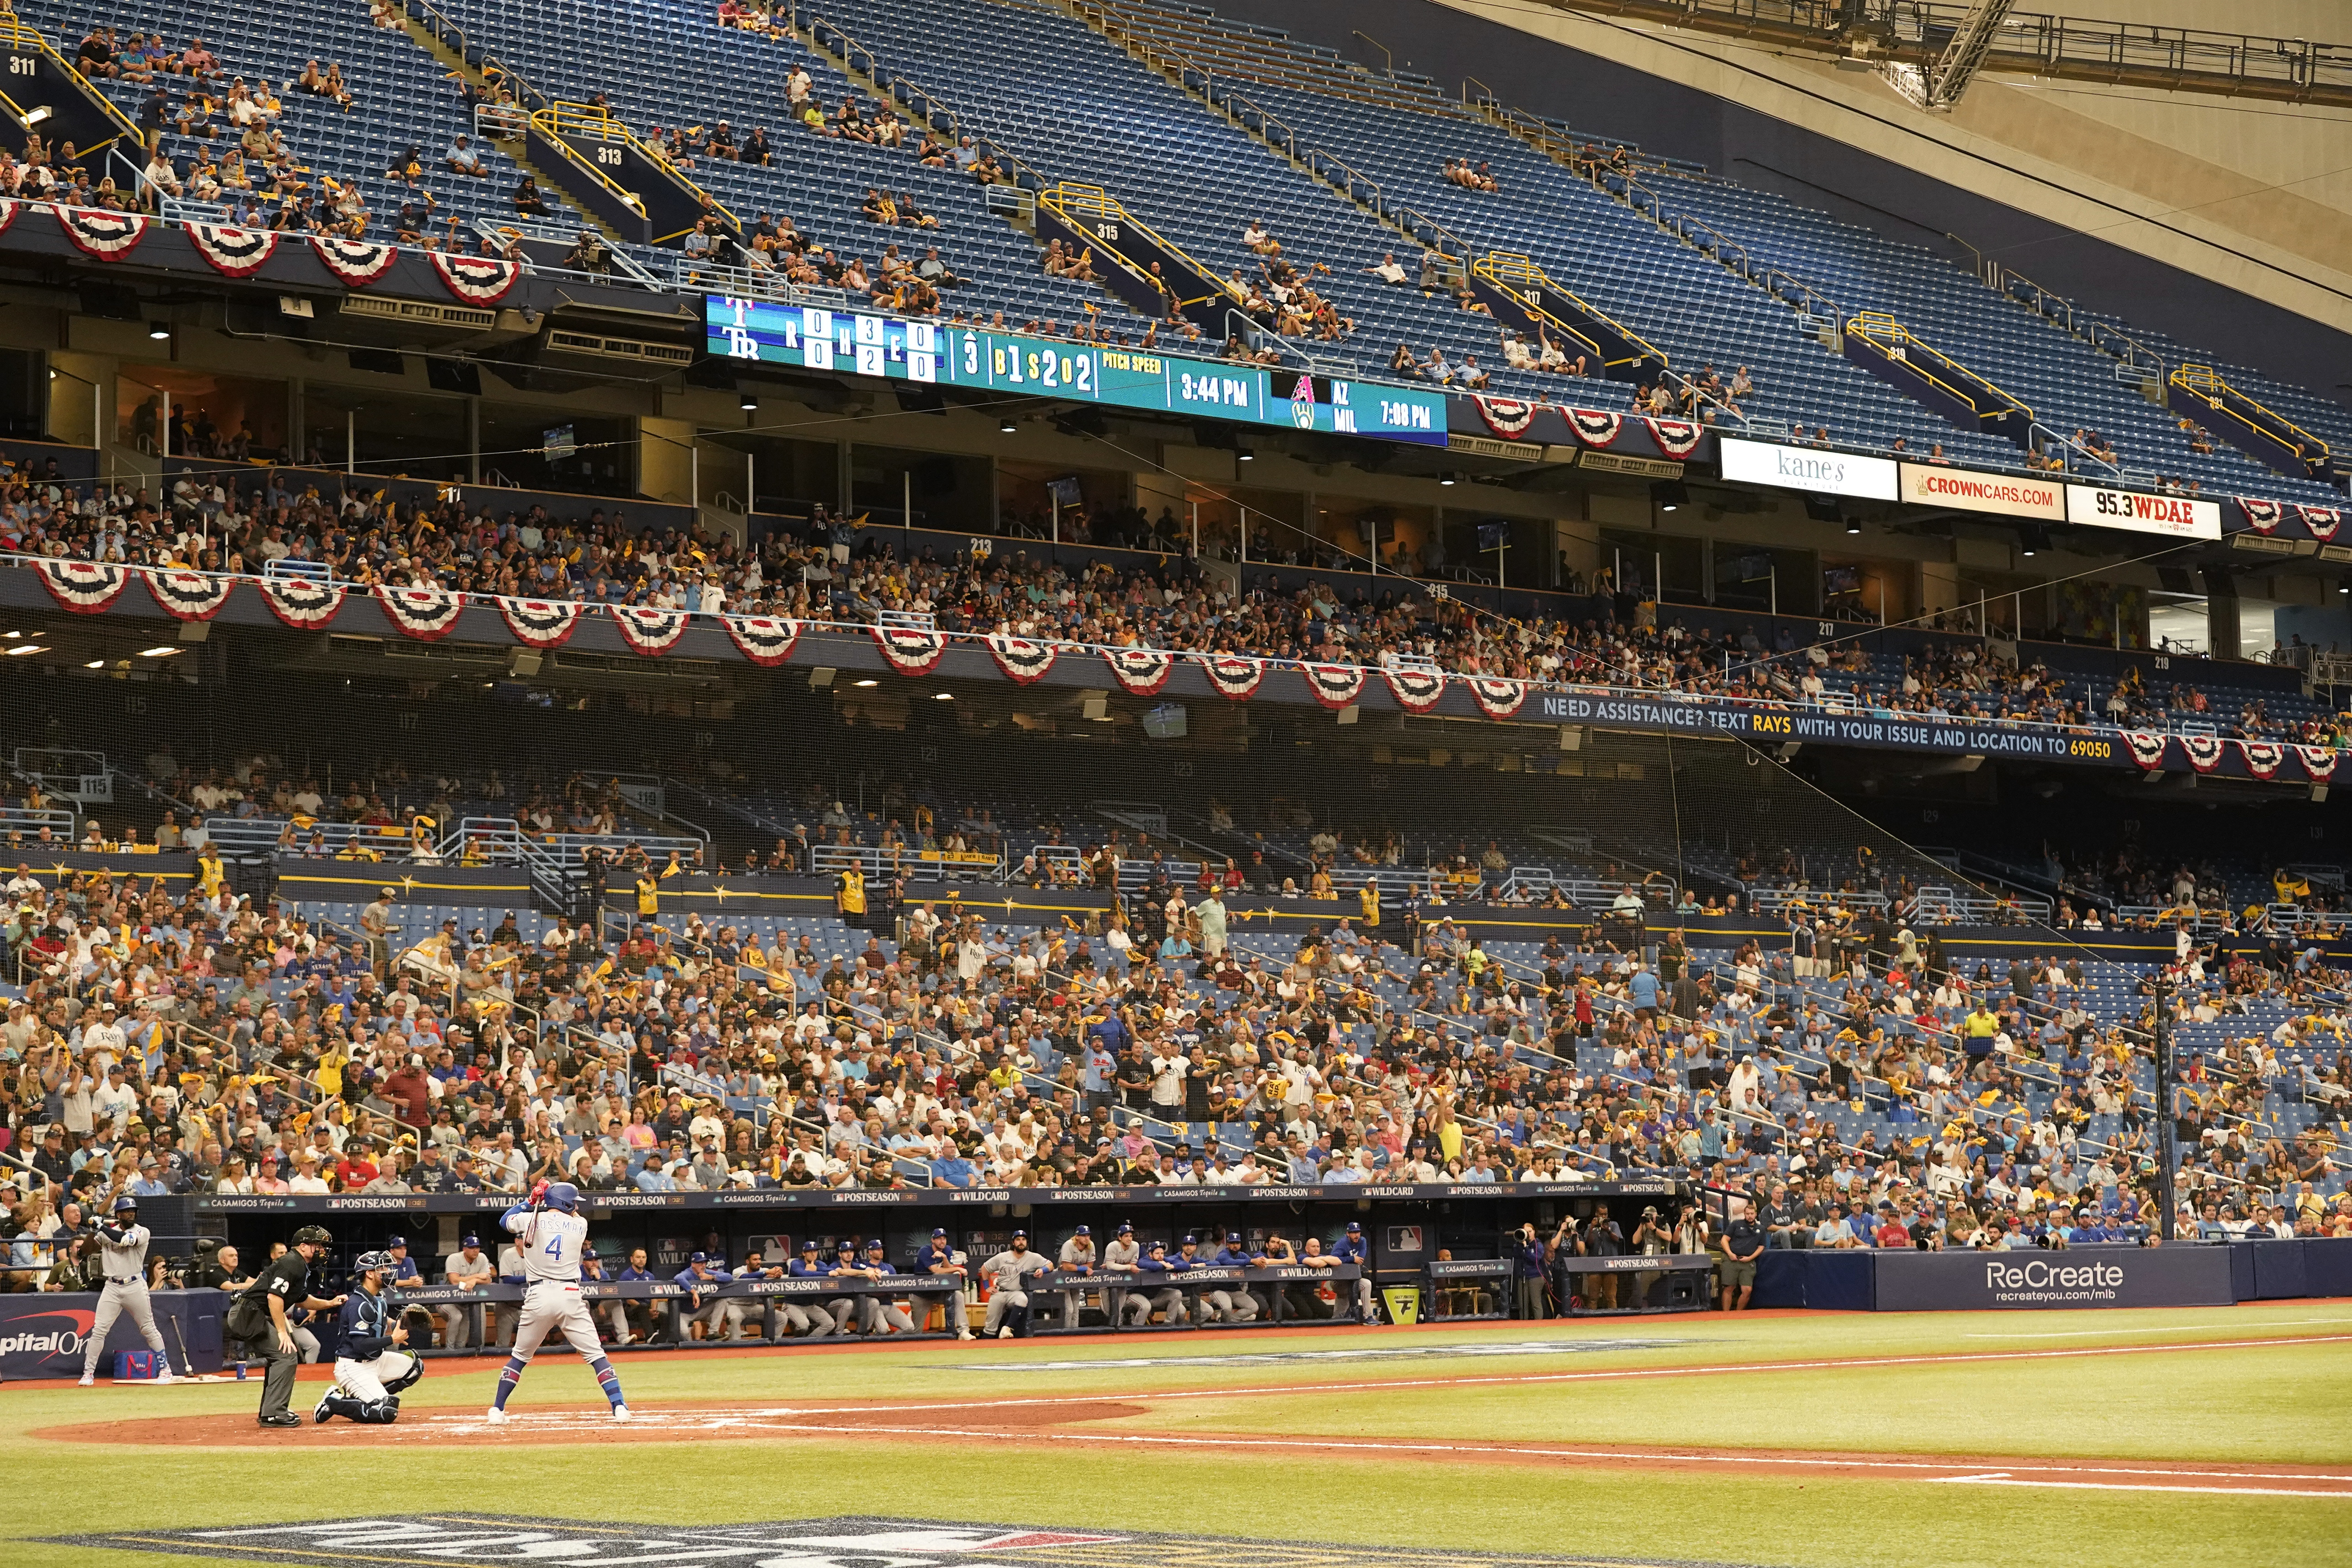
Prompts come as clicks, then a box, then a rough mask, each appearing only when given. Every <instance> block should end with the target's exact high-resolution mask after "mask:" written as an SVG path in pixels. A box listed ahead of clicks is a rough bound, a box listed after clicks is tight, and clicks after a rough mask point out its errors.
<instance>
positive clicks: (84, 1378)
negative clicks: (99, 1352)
mask: <svg viewBox="0 0 2352 1568" xmlns="http://www.w3.org/2000/svg"><path fill="white" fill-rule="evenodd" d="M97 1382H98V1379H97V1378H95V1377H92V1376H91V1375H89V1373H87V1372H85V1373H83V1374H82V1375H81V1382H80V1384H79V1386H80V1387H83V1388H88V1387H89V1386H91V1385H94V1384H95V1383H97Z"/></svg>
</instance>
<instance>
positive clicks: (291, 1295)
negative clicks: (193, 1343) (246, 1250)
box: [222, 1225, 342, 1427]
mask: <svg viewBox="0 0 2352 1568" xmlns="http://www.w3.org/2000/svg"><path fill="white" fill-rule="evenodd" d="M333 1239H334V1238H332V1237H331V1236H329V1235H328V1234H327V1232H326V1229H325V1228H323V1227H321V1226H317V1225H306V1226H304V1227H303V1228H301V1229H299V1230H298V1231H296V1232H295V1233H294V1241H293V1245H291V1246H290V1247H289V1248H288V1249H286V1252H285V1255H284V1256H282V1257H280V1258H278V1259H277V1260H275V1261H273V1262H271V1263H270V1265H269V1266H268V1268H266V1269H264V1270H261V1272H260V1273H259V1274H258V1275H257V1276H255V1278H254V1281H253V1283H252V1284H250V1285H248V1286H247V1287H246V1288H245V1289H244V1290H242V1291H238V1292H237V1296H236V1300H235V1301H232V1302H230V1303H229V1309H228V1318H227V1321H226V1322H224V1323H223V1324H222V1330H223V1337H224V1338H225V1339H226V1340H227V1341H228V1342H229V1348H230V1354H232V1355H239V1356H241V1357H242V1358H243V1359H245V1360H247V1361H257V1362H259V1363H261V1364H262V1369H263V1371H262V1384H261V1424H262V1425H263V1426H265V1427H299V1426H300V1425H301V1424H302V1417H300V1416H297V1415H295V1414H294V1412H293V1411H292V1410H291V1409H290V1408H289V1406H290V1405H291V1404H292V1402H293V1398H294V1368H295V1366H296V1364H297V1363H298V1362H299V1359H300V1353H299V1351H298V1350H297V1349H296V1348H295V1345H294V1341H293V1337H292V1334H291V1333H290V1329H291V1325H290V1324H289V1323H288V1322H287V1320H286V1314H287V1313H288V1312H291V1311H293V1310H294V1309H296V1308H298V1307H299V1308H306V1309H308V1310H310V1311H312V1312H323V1311H325V1310H327V1309H329V1308H331V1307H339V1306H341V1304H342V1298H341V1297H340V1296H338V1297H336V1298H335V1299H334V1300H333V1301H322V1300H320V1299H319V1298H317V1297H315V1296H313V1295H311V1294H310V1263H311V1260H313V1259H315V1258H317V1257H318V1255H319V1254H320V1252H322V1251H324V1250H325V1249H327V1247H328V1245H329V1243H331V1241H332V1240H333ZM240 1346H242V1347H243V1348H242V1349H241V1350H240V1349H239V1348H238V1347H240Z"/></svg>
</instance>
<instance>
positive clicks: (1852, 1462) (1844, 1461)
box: [443, 1411, 2352, 1498]
mask: <svg viewBox="0 0 2352 1568" xmlns="http://www.w3.org/2000/svg"><path fill="white" fill-rule="evenodd" d="M759 1414H775V1415H817V1414H822V1412H817V1411H778V1412H772V1413H758V1412H749V1411H746V1412H740V1413H738V1414H737V1415H736V1416H730V1417H721V1418H719V1419H718V1420H713V1419H712V1418H711V1417H709V1416H685V1417H684V1418H683V1419H682V1420H680V1421H679V1422H678V1423H677V1425H678V1426H679V1427H681V1428H686V1429H701V1430H708V1429H710V1428H711V1427H723V1426H730V1425H737V1424H740V1425H747V1426H748V1425H753V1424H754V1423H753V1421H752V1420H751V1417H752V1416H756V1415H759ZM653 1418H654V1419H658V1417H653ZM638 1419H639V1422H640V1423H641V1424H643V1423H646V1421H647V1420H648V1417H647V1416H643V1415H641V1416H639V1417H638ZM756 1424H757V1426H758V1427H759V1429H761V1430H762V1431H769V1432H779V1433H783V1432H790V1433H798V1434H807V1435H814V1436H824V1437H983V1438H992V1439H997V1440H1003V1439H1007V1438H1009V1439H1012V1440H1013V1441H1015V1442H1018V1441H1020V1440H1021V1439H1023V1438H1024V1437H1042V1438H1045V1439H1046V1440H1048V1441H1052V1442H1061V1443H1103V1444H1128V1445H1133V1446H1142V1447H1152V1448H1272V1449H1292V1448H1308V1449H1330V1448H1339V1449H1345V1450H1349V1451H1351V1452H1367V1453H1399V1454H1465V1455H1471V1456H1481V1455H1488V1454H1507V1455H1513V1456H1517V1457H1522V1458H1553V1459H1615V1460H1623V1461H1626V1462H1629V1463H1651V1464H1654V1463H1657V1462H1659V1461H1661V1460H1664V1461H1665V1462H1667V1463H1681V1464H1708V1465H1757V1466H1804V1467H1808V1468H1813V1469H1862V1470H1947V1469H1953V1468H1954V1464H1955V1462H1954V1461H1952V1460H1950V1459H1871V1458H1835V1457H1832V1456H1826V1455H1770V1454H1717V1453H1689V1452H1681V1451H1676V1450H1673V1449H1652V1448H1643V1449H1624V1448H1528V1447H1523V1446H1518V1445H1512V1444H1486V1443H1449V1442H1434V1441H1433V1442H1421V1443H1412V1442H1400V1441H1395V1440H1391V1439H1381V1438H1361V1437H1180V1436H1174V1435H1170V1434H1163V1433H1153V1432H1056V1431H1035V1430H1031V1431H1023V1430H1019V1429H1013V1430H1006V1429H1003V1428H966V1427H866V1426H835V1425H830V1424H827V1423H823V1422H814V1421H806V1422H779V1421H759V1422H757V1423H756ZM532 1425H533V1426H534V1427H537V1428H538V1429H539V1430H540V1431H541V1432H545V1433H547V1434H548V1435H551V1436H552V1435H554V1434H555V1433H557V1432H563V1431H572V1430H580V1431H592V1430H609V1429H610V1426H609V1423H606V1422H604V1421H598V1420H591V1419H587V1418H574V1417H572V1416H567V1415H554V1416H546V1417H541V1418H538V1419H536V1420H534V1421H533V1422H532ZM443 1429H444V1430H449V1431H455V1432H467V1433H470V1432H474V1431H486V1430H488V1427H485V1426H483V1425H481V1424H480V1423H479V1422H477V1421H473V1420H471V1419H467V1420H464V1421H461V1422H458V1423H455V1424H451V1425H448V1426H446V1427H444V1428H443ZM2027 1468H2028V1469H2031V1470H2032V1471H2033V1472H2035V1473H2039V1474H2048V1475H2053V1476H2152V1477H2166V1478H2174V1479H2184V1480H2196V1479H2212V1480H2222V1479H2229V1480H2249V1481H2341V1482H2344V1483H2346V1486H2347V1490H2343V1491H2291V1490H2283V1489H2279V1488H2261V1487H2200V1486H2174V1485H2161V1484H2137V1483H2128V1482H2116V1481H2078V1480H2016V1479H2011V1476H2012V1474H2013V1471H2011V1470H2000V1471H1994V1472H1990V1473H1986V1474H1979V1475H1963V1476H1921V1477H1917V1478H1916V1479H1921V1480H1933V1481H1947V1482H1958V1481H1974V1482H1981V1483H1983V1484H1986V1485H1993V1484H2000V1485H2008V1486H2049V1487H2084V1488H2093V1489H2096V1490H2106V1491H2197V1492H2223V1493H2227V1492H2248V1493H2264V1494H2267V1495H2271V1496H2278V1497H2346V1498H2352V1475H2326V1474H2310V1473H2305V1472H2301V1471H2259V1470H2208V1469H2178V1468H2170V1467H2166V1468H2157V1467H2147V1466H2132V1465H2033V1466H2031V1467H2027Z"/></svg>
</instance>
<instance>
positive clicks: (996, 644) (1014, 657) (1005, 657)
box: [988, 637, 1058, 686]
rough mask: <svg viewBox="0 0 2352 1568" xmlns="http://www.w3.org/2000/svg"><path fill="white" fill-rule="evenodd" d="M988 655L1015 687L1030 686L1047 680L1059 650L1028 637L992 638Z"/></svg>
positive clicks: (989, 642)
mask: <svg viewBox="0 0 2352 1568" xmlns="http://www.w3.org/2000/svg"><path fill="white" fill-rule="evenodd" d="M988 653H989V656H990V657H991V658H992V659H994V660H995V661H996V667H997V668H998V669H1000V670H1003V672H1004V678H1005V679H1007V680H1009V681H1011V682H1012V683H1013V685H1021V686H1028V685H1036V684H1037V683H1038V682H1039V681H1042V680H1044V679H1045V672H1046V671H1048V670H1050V669H1052V668H1053V667H1054V660H1055V656H1056V654H1057V653H1058V650H1056V649H1055V646H1054V644H1053V643H1036V642H1032V641H1031V640H1030V639H1028V638H1026V637H991V638H990V639H989V640H988Z"/></svg>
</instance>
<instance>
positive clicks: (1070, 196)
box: [1037, 180, 1227, 308]
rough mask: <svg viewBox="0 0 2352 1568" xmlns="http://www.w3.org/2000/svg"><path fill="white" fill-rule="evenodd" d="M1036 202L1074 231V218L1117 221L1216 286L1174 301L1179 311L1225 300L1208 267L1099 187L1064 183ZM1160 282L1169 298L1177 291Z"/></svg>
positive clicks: (1126, 263)
mask: <svg viewBox="0 0 2352 1568" xmlns="http://www.w3.org/2000/svg"><path fill="white" fill-rule="evenodd" d="M1037 199H1038V200H1039V201H1040V202H1042V203H1044V204H1045V205H1046V206H1047V207H1049V208H1051V209H1052V210H1053V211H1054V212H1055V213H1056V214H1059V215H1060V216H1062V217H1063V218H1064V219H1066V220H1070V226H1071V227H1073V228H1076V227H1077V226H1078V225H1077V224H1076V219H1077V218H1082V217H1095V218H1103V219H1107V220H1108V219H1116V220H1118V222H1120V223H1122V224H1125V225H1128V226H1129V227H1130V228H1132V229H1134V230H1135V232H1136V233H1138V234H1139V235H1142V236H1143V237H1144V238H1145V239H1147V240H1149V241H1150V242H1151V244H1152V245H1153V246H1156V247H1158V248H1159V249H1160V250H1161V251H1164V252H1166V253H1167V254H1168V255H1170V256H1174V257H1175V258H1176V259H1177V260H1179V261H1181V262H1182V263H1183V264H1184V265H1185V266H1187V267H1191V268H1192V271H1193V273H1194V274H1195V275H1196V276H1198V277H1205V278H1207V279H1208V280H1209V281H1210V282H1211V283H1213V284H1214V285H1216V288H1215V291H1214V292H1213V293H1209V294H1201V295H1195V296H1194V297H1193V298H1190V299H1186V298H1177V299H1176V304H1177V307H1178V308H1182V307H1184V306H1187V305H1202V304H1206V303H1207V302H1208V301H1210V300H1212V299H1222V298H1224V297H1225V295H1226V293H1227V290H1226V288H1225V286H1224V282H1223V279H1221V278H1220V277H1217V275H1216V273H1215V272H1213V271H1212V270H1211V269H1210V268H1208V267H1202V265H1201V264H1200V263H1199V262H1197V261H1195V260H1193V259H1192V256H1189V255H1188V254H1186V252H1185V250H1184V247H1183V246H1180V245H1177V244H1175V243H1174V242H1172V241H1171V240H1168V239H1164V238H1162V237H1161V236H1160V234H1159V232H1158V231H1157V230H1155V229H1153V228H1152V226H1151V225H1150V224H1147V223H1145V222H1144V221H1143V220H1142V219H1141V218H1139V217H1137V216H1136V215H1135V214H1133V213H1130V212H1129V211H1128V210H1127V208H1126V207H1124V206H1122V205H1121V204H1120V203H1119V199H1118V197H1117V196H1114V195H1112V194H1111V193H1109V192H1108V191H1106V190H1104V189H1103V188H1102V187H1101V186H1100V185H1087V184H1081V183H1077V182H1076V181H1072V180H1065V181H1063V182H1062V183H1060V184H1058V185H1055V187H1054V188H1053V189H1052V190H1050V191H1047V192H1046V193H1044V194H1043V195H1041V196H1039V197H1038V198H1037ZM1097 243H1099V244H1100V245H1101V246H1102V247H1103V249H1104V251H1105V252H1107V253H1108V255H1109V256H1110V257H1111V259H1112V260H1114V261H1116V262H1118V263H1119V264H1120V265H1121V266H1122V267H1125V268H1126V270H1127V271H1128V272H1129V273H1131V274H1133V275H1134V276H1136V277H1140V278H1142V279H1143V280H1144V281H1145V282H1146V283H1149V282H1150V274H1148V273H1146V272H1145V271H1144V270H1143V269H1142V268H1141V267H1137V266H1136V265H1135V264H1134V263H1133V262H1132V261H1130V260H1129V258H1128V257H1127V256H1123V255H1120V254H1119V253H1118V251H1117V250H1115V249H1113V248H1112V246H1111V245H1110V242H1109V241H1108V240H1098V241H1097ZM1160 282H1161V283H1162V285H1164V286H1165V287H1167V289H1168V292H1169V294H1170V295H1171V297H1174V296H1176V295H1177V292H1178V291H1177V289H1176V286H1175V280H1174V279H1172V278H1162V279H1160Z"/></svg>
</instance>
